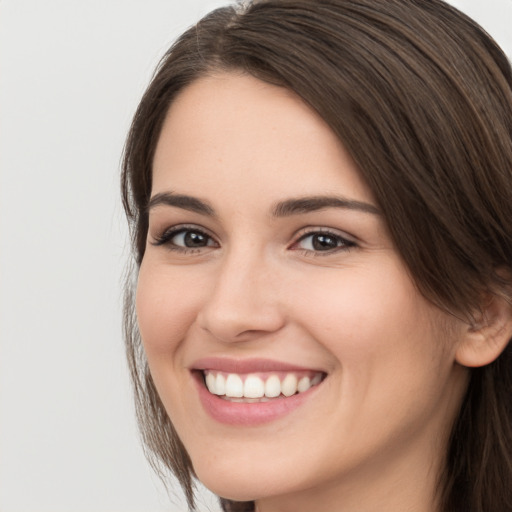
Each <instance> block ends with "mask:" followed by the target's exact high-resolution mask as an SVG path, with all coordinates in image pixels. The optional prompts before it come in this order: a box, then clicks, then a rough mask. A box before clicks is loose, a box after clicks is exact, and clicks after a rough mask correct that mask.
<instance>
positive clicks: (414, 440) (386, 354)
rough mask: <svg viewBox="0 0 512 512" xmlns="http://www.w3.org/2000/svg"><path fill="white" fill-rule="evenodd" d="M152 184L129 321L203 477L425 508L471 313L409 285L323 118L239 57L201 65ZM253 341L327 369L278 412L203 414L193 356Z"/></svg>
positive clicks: (225, 487)
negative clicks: (464, 318)
mask: <svg viewBox="0 0 512 512" xmlns="http://www.w3.org/2000/svg"><path fill="white" fill-rule="evenodd" d="M152 197H153V200H152V202H151V207H150V214H149V233H148V239H147V248H146V253H145V255H144V259H143V261H142V265H141V268H140V274H139V282H138V291H137V314H138V321H139V326H140V331H141V335H142V339H143V343H144V348H145V351H146V354H147V358H148V362H149V366H150V370H151V374H152V376H153V379H154V382H155V385H156V387H157V389H158V392H159V394H160V396H161V399H162V401H163V404H164V406H165V408H166V410H167V412H168V414H169V415H170V417H171V419H172V421H173V423H174V425H175V427H176V430H177V432H178V434H179V436H180V438H181V439H182V441H183V443H184V445H185V447H186V449H187V451H188V453H189V454H190V457H191V460H192V463H193V466H194V469H195V472H196V474H197V476H198V478H199V479H200V480H201V481H202V482H203V483H204V484H205V485H206V486H207V487H209V488H210V489H211V490H213V491H214V492H215V493H217V494H219V495H221V496H224V497H227V498H231V499H235V500H251V499H255V500H256V501H257V507H258V510H259V511H261V512H277V511H279V512H292V511H293V512H300V511H309V512H310V511H312V510H315V511H317V512H335V511H336V512H338V511H341V510H343V512H356V511H357V512H375V511H376V510H378V511H379V512H385V511H393V512H397V511H408V512H409V511H414V512H432V511H434V510H436V508H435V504H434V503H433V496H434V494H435V492H434V489H435V485H436V478H437V476H438V470H439V467H440V466H441V464H442V457H443V454H444V450H445V444H446V441H447V435H448V431H449V427H450V425H451V423H452V421H453V418H454V416H455V414H456V411H457V408H458V406H459V404H460V401H461V398H462V395H463V393H464V390H465V387H466V384H467V371H466V369H464V368H463V367H461V366H459V365H458V364H457V363H456V359H457V347H458V346H459V344H461V343H462V341H463V340H464V336H465V333H466V332H467V326H466V325H465V324H463V323H462V322H459V321H457V320H455V319H452V318H451V317H448V315H446V314H445V313H443V312H442V311H440V310H439V309H437V308H436V307H434V306H433V305H432V304H430V303H429V302H428V301H427V300H425V299H424V298H423V297H422V296H421V295H420V294H419V293H418V291H417V289H416V287H415V286H414V283H413V281H412V280H411V278H410V276H409V274H408V272H407V269H406V268H405V266H404V264H403V262H402V261H401V258H400V256H399V254H398V253H397V251H396V250H395V248H394V246H393V243H392V241H391V239H390V237H389V235H388V232H387V229H386V225H385V222H384V220H383V218H382V216H381V215H380V214H379V211H378V207H377V205H376V204H375V202H374V199H373V197H372V194H371V192H370V191H369V189H368V188H367V186H366V185H365V183H363V181H362V180H361V178H360V175H359V173H358V170H357V168H356V166H355V164H354V162H353V161H352V160H351V158H350V157H349V155H348V154H347V153H346V151H345V150H344V149H343V147H342V145H341V144H340V142H339V140H338V139H337V138H336V137H335V135H334V134H333V133H332V131H331V130H330V129H329V128H328V127H327V125H326V124H325V123H324V122H323V120H322V119H320V118H319V117H318V116H317V115H316V114H315V113H314V112H313V111H312V110H311V109H310V108H309V107H308V106H306V105H305V104H304V103H303V102H302V101H301V100H300V99H299V98H297V97H296V96H295V95H294V94H293V93H291V92H289V91H287V90H285V89H283V88H279V87H276V86H273V85H269V84H266V83H264V82H261V81H259V80H257V79H255V78H252V77H249V76H246V75H242V74H234V73H233V74H230V73H226V74H217V75H212V76H209V77H205V78H202V79H199V80H198V81H196V82H194V83H193V84H192V85H190V86H188V87H187V88H186V89H185V90H184V91H183V92H182V93H181V94H180V95H179V96H178V98H177V99H176V100H175V101H174V102H173V104H172V105H171V107H170V110H169V112H168V115H167V118H166V121H165V124H164V126H163V129H162V133H161V136H160V140H159V142H158V146H157V149H156V154H155V158H154V174H153V187H152ZM304 198H314V200H310V201H305V202H304V201H303V202H302V203H300V202H297V200H300V199H304ZM318 198H328V199H323V200H321V201H320V202H319V201H318ZM322 204H323V207H320V206H322ZM212 358H213V361H214V362H213V363H212V362H211V361H212ZM261 359H264V360H266V361H267V362H268V361H270V363H268V364H275V365H277V367H279V365H280V364H283V363H286V364H288V365H291V366H293V367H298V368H303V369H306V370H313V371H321V372H322V373H323V375H324V376H325V378H324V380H323V381H322V382H321V383H320V384H318V385H317V386H316V387H314V388H312V389H311V390H310V391H308V393H307V394H306V395H305V397H304V398H303V399H302V400H301V402H300V404H299V405H297V406H294V407H290V409H289V410H287V411H285V412H283V413H282V414H281V413H280V414H277V415H276V416H275V417H273V416H272V414H270V415H267V416H265V414H263V420H262V421H253V420H254V418H252V419H251V417H250V413H249V420H248V421H245V420H243V421H242V420H241V421H238V422H237V421H235V422H230V421H225V416H223V415H222V414H220V416H218V417H214V416H212V414H211V411H208V410H207V408H205V406H204V401H202V400H201V398H200V395H201V394H204V393H208V391H206V388H205V387H204V384H203V382H202V376H201V373H200V372H198V371H196V370H197V369H198V368H202V367H204V366H205V363H204V361H205V360H208V361H210V362H209V363H208V364H209V365H210V366H212V365H213V366H215V361H217V362H219V361H220V363H219V364H221V365H222V364H223V362H225V364H227V365H228V366H229V365H231V366H233V367H234V368H235V369H236V367H237V365H241V366H240V368H241V369H242V370H243V368H244V367H243V365H244V364H245V365H248V366H247V368H250V370H251V371H255V370H257V369H258V368H259V367H258V364H259V363H258V360H261ZM201 365H203V366H201ZM261 365H262V368H260V369H261V370H262V372H264V371H265V368H264V366H265V364H263V363H261ZM254 366H255V367H254ZM298 396H300V395H298ZM211 397H212V400H213V399H215V400H217V401H216V402H213V407H216V406H215V404H218V403H220V400H221V399H219V398H217V397H215V396H214V395H211ZM296 397H297V395H295V396H294V397H292V398H296ZM280 400H282V401H283V402H284V401H286V400H288V399H286V398H281V399H280ZM251 405H252V404H242V407H241V408H240V409H236V407H237V406H236V404H231V405H229V403H228V405H227V406H226V407H227V408H230V409H229V410H230V411H231V413H233V414H234V415H235V416H236V414H237V412H236V411H237V410H240V415H243V414H245V413H244V412H243V410H245V409H247V408H249V407H251ZM254 406H255V408H260V410H263V406H262V404H258V403H256V404H254ZM255 410H256V409H255ZM233 411H234V412H233ZM228 412H229V411H228ZM256 416H257V415H256Z"/></svg>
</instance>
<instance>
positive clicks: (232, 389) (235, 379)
mask: <svg viewBox="0 0 512 512" xmlns="http://www.w3.org/2000/svg"><path fill="white" fill-rule="evenodd" d="M225 395H226V396H230V397H234V398H241V397H243V396H244V383H243V382H242V379H241V378H240V377H239V376H238V375H237V374H236V373H230V374H229V375H228V378H227V379H226V393H225Z"/></svg>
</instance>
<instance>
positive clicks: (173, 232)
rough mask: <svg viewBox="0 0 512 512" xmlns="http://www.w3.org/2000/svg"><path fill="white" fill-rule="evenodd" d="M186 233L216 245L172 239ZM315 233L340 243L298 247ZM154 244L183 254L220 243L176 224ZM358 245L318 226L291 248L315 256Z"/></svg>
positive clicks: (199, 230) (199, 232)
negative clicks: (190, 244) (322, 247)
mask: <svg viewBox="0 0 512 512" xmlns="http://www.w3.org/2000/svg"><path fill="white" fill-rule="evenodd" d="M186 233H194V234H196V235H200V236H202V237H205V238H207V239H208V242H210V241H213V242H214V244H215V245H205V246H200V247H185V246H181V245H177V244H176V243H173V242H172V239H173V238H174V237H176V236H178V235H181V234H183V235H185V234H186ZM315 235H317V236H324V237H328V238H330V239H333V240H335V241H336V243H337V244H338V245H337V246H336V247H334V248H331V249H327V250H325V251H322V250H314V249H301V248H298V247H297V245H298V244H300V243H301V242H303V241H304V240H307V239H308V238H309V237H313V236H315ZM152 244H153V245H155V246H162V245H166V246H168V248H169V249H170V250H171V251H177V252H180V253H182V254H191V253H198V252H200V251H201V250H202V249H205V248H208V247H214V246H217V247H218V243H217V242H216V241H215V240H214V238H213V237H212V236H211V235H209V234H208V233H206V232H205V231H203V230H202V229H199V228H197V227H196V226H183V225H182V226H175V227H173V228H170V229H168V230H166V231H164V232H163V233H162V234H161V235H159V236H158V237H156V239H155V241H154V242H152ZM356 245H357V244H356V243H355V242H354V241H352V240H348V239H347V238H345V237H343V236H341V235H339V234H338V233H334V232H333V231H330V230H328V229H318V228H317V229H312V230H311V231H308V232H306V233H304V234H302V235H301V236H300V237H299V238H298V239H297V241H295V242H294V243H293V244H292V245H291V247H290V249H291V250H294V251H298V252H301V253H303V254H304V255H307V256H311V255H313V256H315V257H318V256H329V255H332V254H335V253H338V252H341V251H349V250H350V249H352V248H353V247H356Z"/></svg>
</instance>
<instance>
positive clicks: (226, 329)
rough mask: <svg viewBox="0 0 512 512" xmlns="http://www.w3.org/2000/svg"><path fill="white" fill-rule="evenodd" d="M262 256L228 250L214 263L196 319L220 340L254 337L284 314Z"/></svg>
mask: <svg viewBox="0 0 512 512" xmlns="http://www.w3.org/2000/svg"><path fill="white" fill-rule="evenodd" d="M270 267H271V265H269V264H268V263H267V262H265V259H264V258H261V257H257V256H256V255H255V254H250V255H249V254H247V252H245V251H244V252H242V253H241V254H240V253H239V254H236V253H232V254H231V255H229V256H227V257H226V259H225V260H224V261H222V262H221V263H219V267H217V270H216V275H215V279H213V280H212V281H213V282H212V283H211V288H210V291H209V293H207V297H206V299H205V302H204V303H203V307H202V308H201V310H200V312H199V314H198V317H197V321H198V324H199V326H200V327H201V328H202V329H204V330H205V331H207V332H208V333H209V334H210V335H211V336H213V337H214V338H215V339H217V340H219V341H222V342H225V343H227V342H241V341H249V340H254V339H258V338H260V337H263V336H265V335H267V334H270V333H274V332H276V331H278V330H280V329H281V328H282V327H283V325H284V323H285V317H284V314H283V311H282V308H281V305H280V301H279V295H280V289H279V283H278V282H277V279H276V274H275V272H273V271H272V269H271V268H270Z"/></svg>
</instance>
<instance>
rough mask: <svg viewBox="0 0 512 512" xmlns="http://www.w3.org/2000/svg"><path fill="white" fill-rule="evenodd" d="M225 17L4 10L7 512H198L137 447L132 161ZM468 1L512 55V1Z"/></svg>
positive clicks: (72, 7) (209, 2) (59, 4)
mask: <svg viewBox="0 0 512 512" xmlns="http://www.w3.org/2000/svg"><path fill="white" fill-rule="evenodd" d="M224 3H225V2H224V1H223V0H193V1H192V0H87V1H84V0H0V66H1V67H0V112H1V119H0V166H1V167H0V209H1V210H0V329H1V331H0V336H1V337H0V511H1V512H116V511H119V512H120V511H122V512H135V511H137V512H139V511H140V512H142V511H144V512H164V511H172V512H178V511H184V510H185V505H184V502H183V499H182V497H181V494H180V492H179V490H178V489H176V494H175V496H174V497H173V498H172V499H171V500H170V499H169V498H168V497H167V496H166V494H165V491H164V490H163V488H162V487H161V485H160V484H159V483H158V480H157V478H156V477H155V476H153V475H152V473H151V471H150V469H149V468H148V466H147V463H146V461H145V459H144V458H143V455H142V450H141V448H140V443H139V440H138V437H137V431H136V426H135V421H134V415H133V407H132V403H131V395H130V387H129V382H128V377H127V371H126V366H125V361H124V353H123V344H122V339H121V329H120V323H121V320H120V317H121V274H122V270H123V267H124V263H125V260H126V258H127V249H126V247H125V246H126V229H125V225H124V218H123V215H122V209H121V205H120V201H119V192H118V174H119V160H120V155H121V151H122V146H123V141H124V137H125V134H126V131H127V129H128V125H129V122H130V119H131V116H132V114H133V112H134V110H135V107H136V105H137V101H138V99H139V98H140V96H141V94H142V92H143V90H144V88H145V85H146V84H147V82H148V80H149V78H150V75H151V73H152V70H153V68H154V66H155V65H156V63H157V62H158V59H159V57H160V56H161V55H162V54H163V52H164V51H165V49H166V48H167V47H168V46H169V44H170V42H171V41H172V40H173V39H174V38H175V37H176V36H177V35H178V34H179V33H180V32H182V31H183V30H184V29H185V28H187V27H188V26H189V25H190V24H192V23H193V22H194V21H196V20H197V19H198V18H199V17H200V16H201V15H203V14H205V13H206V12H208V11H209V10H211V9H212V8H214V7H217V6H219V5H222V4H224ZM453 3H454V4H455V5H456V6H457V7H459V8H461V9H463V10H465V11H466V12H467V13H468V14H470V15H471V16H473V17H475V18H476V19H477V21H479V22H480V23H481V24H482V25H483V26H484V27H485V28H486V29H487V30H488V31H489V32H490V33H491V34H492V35H493V36H494V37H495V38H496V39H497V40H498V42H499V43H500V44H501V45H502V46H503V48H504V49H505V50H506V51H507V53H508V54H509V55H511V54H512V34H511V29H510V26H511V24H512V0H486V1H483V0H453ZM202 496H203V498H202V499H201V503H200V510H203V511H206V510H212V511H217V510H218V507H217V505H216V504H215V501H213V500H212V498H211V496H209V495H208V494H207V493H203V494H202Z"/></svg>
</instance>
